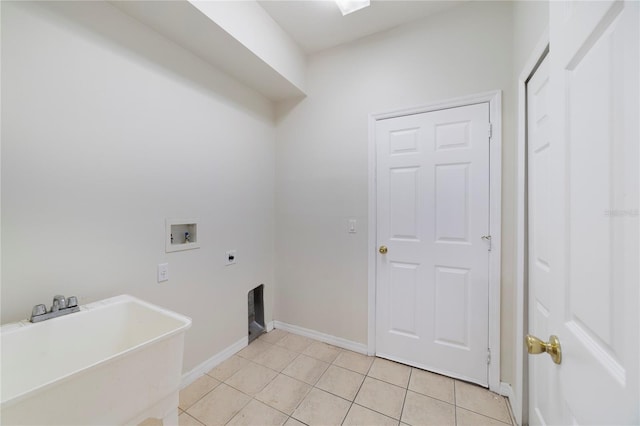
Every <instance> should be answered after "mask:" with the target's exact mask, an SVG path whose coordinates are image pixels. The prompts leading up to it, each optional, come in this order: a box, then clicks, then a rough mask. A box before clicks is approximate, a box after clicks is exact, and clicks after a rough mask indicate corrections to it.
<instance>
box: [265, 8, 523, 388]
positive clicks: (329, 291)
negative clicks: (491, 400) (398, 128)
mask: <svg viewBox="0 0 640 426" xmlns="http://www.w3.org/2000/svg"><path fill="white" fill-rule="evenodd" d="M511 18H512V5H511V3H509V2H472V3H470V4H465V5H461V6H458V7H456V8H453V9H451V10H448V11H445V12H443V13H441V14H438V15H434V16H433V17H431V18H428V19H426V20H423V21H419V22H416V23H413V24H409V25H405V26H402V27H399V28H397V29H394V30H391V31H389V32H386V33H383V34H378V35H374V36H371V37H368V38H365V39H362V40H360V41H357V42H354V43H351V44H348V45H345V46H342V47H337V48H334V49H330V50H327V51H324V52H321V53H318V54H316V55H313V56H311V57H310V58H308V65H309V69H308V74H307V93H308V97H307V98H305V99H304V100H301V101H299V102H295V101H290V102H283V103H280V104H279V105H278V127H277V140H278V143H277V154H276V235H277V236H278V238H277V242H276V281H277V287H276V296H275V307H274V310H275V318H276V319H278V320H280V321H283V322H286V323H291V324H296V325H299V326H302V327H306V328H310V329H313V330H318V331H321V332H323V333H327V334H330V335H334V336H338V337H342V338H345V339H348V340H352V341H355V342H360V343H366V342H367V226H368V224H367V209H368V204H367V176H368V175H367V167H368V161H367V143H368V142H367V141H368V139H367V138H368V133H367V132H368V129H367V116H368V114H369V113H374V112H384V111H389V110H393V109H398V108H405V107H410V106H417V105H421V104H425V103H429V102H432V101H437V100H445V99H448V98H452V97H457V96H463V95H467V94H473V93H479V92H485V91H489V90H495V89H502V90H503V91H504V92H503V132H504V137H503V162H504V167H503V188H504V189H503V210H502V218H503V229H502V235H503V241H502V252H503V259H502V262H503V263H502V301H503V303H502V345H503V347H502V366H501V370H502V380H503V381H506V382H511V380H512V379H513V344H512V342H513V332H514V330H513V322H514V317H513V307H512V306H511V304H512V302H513V300H514V279H515V256H514V251H515V192H514V191H515V184H514V182H515V178H516V175H515V159H516V156H515V153H516V151H515V142H516V141H515V117H516V116H515V111H514V108H515V91H514V89H515V84H514V78H513V73H512V67H513V65H512V57H513V54H512V44H511V43H512V30H513V29H512V24H511ZM348 218H356V219H357V220H358V233H357V234H348V233H347V220H348Z"/></svg>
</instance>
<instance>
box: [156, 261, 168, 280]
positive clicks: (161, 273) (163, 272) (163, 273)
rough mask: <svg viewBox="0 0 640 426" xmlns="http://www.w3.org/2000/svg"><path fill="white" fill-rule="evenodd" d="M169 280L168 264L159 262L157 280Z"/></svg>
mask: <svg viewBox="0 0 640 426" xmlns="http://www.w3.org/2000/svg"><path fill="white" fill-rule="evenodd" d="M164 281H169V264H168V263H160V264H159V265H158V282H159V283H161V282H164Z"/></svg>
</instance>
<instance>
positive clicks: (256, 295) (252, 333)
mask: <svg viewBox="0 0 640 426" xmlns="http://www.w3.org/2000/svg"><path fill="white" fill-rule="evenodd" d="M263 293H264V284H260V285H259V286H258V287H256V288H254V289H253V290H251V291H250V292H249V296H248V308H249V343H251V342H253V341H254V340H255V339H257V338H258V337H259V336H260V335H261V334H262V333H264V332H265V329H266V327H265V326H264V297H263Z"/></svg>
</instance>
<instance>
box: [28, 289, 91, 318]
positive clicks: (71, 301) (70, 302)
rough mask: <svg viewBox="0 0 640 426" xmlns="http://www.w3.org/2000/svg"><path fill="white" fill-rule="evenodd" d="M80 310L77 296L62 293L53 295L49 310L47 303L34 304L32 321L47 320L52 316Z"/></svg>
mask: <svg viewBox="0 0 640 426" xmlns="http://www.w3.org/2000/svg"><path fill="white" fill-rule="evenodd" d="M79 310H80V306H78V299H77V298H76V297H75V296H69V297H68V298H65V297H64V296H62V295H56V296H54V297H53V304H52V305H51V309H50V310H49V312H47V307H46V306H45V305H36V306H34V307H33V309H32V310H31V319H30V321H31V322H40V321H45V320H48V319H51V318H55V317H60V316H62V315H67V314H71V313H73V312H78V311H79Z"/></svg>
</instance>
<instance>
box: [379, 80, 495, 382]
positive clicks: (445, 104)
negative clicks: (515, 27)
mask: <svg viewBox="0 0 640 426" xmlns="http://www.w3.org/2000/svg"><path fill="white" fill-rule="evenodd" d="M484 102H487V103H489V118H490V122H491V127H492V130H491V133H492V134H491V141H490V142H489V231H490V235H491V251H490V252H489V336H488V345H489V348H488V349H489V351H490V354H491V355H490V356H491V362H490V363H489V370H488V381H489V389H490V390H492V391H494V392H498V393H501V386H500V275H501V246H502V239H501V231H502V229H501V217H502V91H501V90H495V91H491V92H484V93H478V94H475V95H469V96H462V97H458V98H453V99H448V100H445V101H439V102H433V103H429V104H426V105H421V106H418V107H413V108H407V109H399V110H393V111H388V112H382V113H375V114H369V146H368V148H369V149H368V151H369V183H368V188H369V229H368V242H367V247H368V248H369V250H368V254H367V263H368V280H367V281H368V339H367V341H368V343H367V353H368V354H369V355H375V353H376V341H375V339H376V261H377V255H376V254H377V210H376V209H377V207H376V206H377V196H376V194H377V186H376V166H377V163H376V162H377V156H376V134H375V132H376V122H377V121H378V120H384V119H388V118H396V117H402V116H406V115H413V114H422V113H426V112H431V111H438V110H442V109H448V108H456V107H462V106H467V105H473V104H478V103H484Z"/></svg>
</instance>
